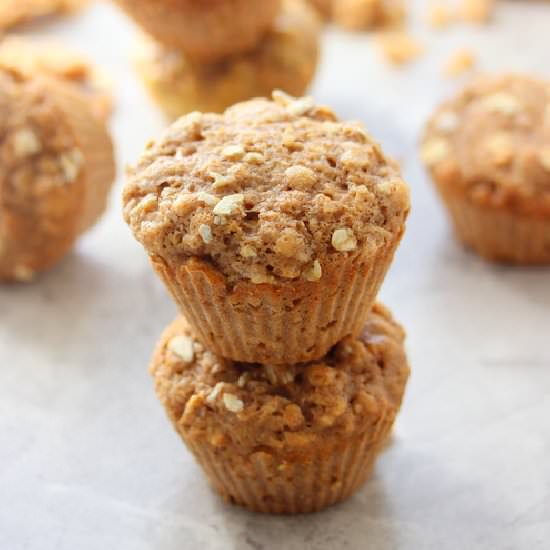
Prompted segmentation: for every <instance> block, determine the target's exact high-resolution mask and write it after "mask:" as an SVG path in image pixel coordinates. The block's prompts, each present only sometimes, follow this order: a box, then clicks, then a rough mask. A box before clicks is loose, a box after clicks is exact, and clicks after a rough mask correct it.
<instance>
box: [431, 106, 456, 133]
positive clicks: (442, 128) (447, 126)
mask: <svg viewBox="0 0 550 550" xmlns="http://www.w3.org/2000/svg"><path fill="white" fill-rule="evenodd" d="M459 124H460V120H459V118H458V115H457V114H456V113H455V112H454V111H442V112H441V113H439V114H438V115H437V118H436V119H435V121H434V127H435V129H436V130H438V131H439V132H442V133H443V134H450V133H451V132H454V131H455V130H456V129H457V128H458V126H459Z"/></svg>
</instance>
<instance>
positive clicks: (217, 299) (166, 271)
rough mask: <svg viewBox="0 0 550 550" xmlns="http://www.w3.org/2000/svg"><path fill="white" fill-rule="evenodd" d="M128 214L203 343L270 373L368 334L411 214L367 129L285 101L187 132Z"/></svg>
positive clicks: (193, 120) (209, 117) (308, 102)
mask: <svg viewBox="0 0 550 550" xmlns="http://www.w3.org/2000/svg"><path fill="white" fill-rule="evenodd" d="M123 201H124V216H125V220H126V222H127V223H128V224H129V225H130V227H131V229H132V231H133V233H134V235H135V237H136V238H137V240H138V241H140V242H141V243H142V244H143V245H144V247H145V249H146V250H147V252H148V253H149V255H150V257H151V261H152V264H153V266H154V268H155V269H156V271H157V273H158V274H159V275H160V276H161V278H162V279H163V280H164V282H165V283H166V285H167V287H168V289H169V290H170V291H171V293H172V295H173V296H174V298H175V300H176V301H177V303H178V305H179V307H180V308H181V311H182V312H183V313H184V315H185V316H186V317H187V319H188V320H189V322H190V324H191V325H192V326H193V329H194V331H195V332H196V334H197V337H198V338H199V339H200V340H201V341H202V343H203V344H204V345H205V346H206V347H208V348H209V349H211V350H212V351H213V352H214V353H217V354H218V355H222V356H224V357H228V358H231V359H233V360H236V361H244V362H250V363H268V364H294V363H299V362H303V361H311V360H315V359H318V358H320V357H323V356H324V355H325V354H326V353H327V352H328V350H329V349H330V348H331V347H332V346H333V345H334V344H335V343H336V342H338V341H339V340H341V339H342V338H343V337H344V336H346V335H354V336H357V335H358V334H359V333H360V332H361V330H362V329H363V326H364V325H365V320H366V317H367V315H368V312H369V310H370V308H371V306H372V304H373V302H374V299H375V296H376V294H377V292H378V289H379V287H380V284H381V283H382V280H383V279H384V275H385V273H386V270H387V269H388V267H389V265H390V263H391V261H392V258H393V254H394V251H395V249H396V247H397V245H398V243H399V241H400V240H401V236H402V234H403V231H404V224H405V219H406V217H407V214H408V211H409V194H408V188H407V186H406V184H405V183H404V182H403V180H402V179H401V176H400V172H399V169H398V167H397V165H396V164H395V163H394V162H393V161H392V160H390V159H388V158H386V157H385V156H384V154H383V152H382V151H381V149H380V147H379V146H378V144H377V143H375V142H374V141H373V139H372V138H371V137H370V136H369V135H368V134H367V133H366V132H365V131H364V129H363V127H362V125H361V124H359V123H343V122H339V121H338V120H337V118H336V116H335V115H334V113H332V111H330V110H329V109H328V108H325V107H318V106H315V104H314V102H313V100H312V99H311V98H301V99H294V98H291V97H289V96H287V95H285V94H283V93H281V92H279V93H274V101H269V100H267V99H256V100H253V101H249V102H245V103H241V104H237V105H235V106H233V107H232V108H230V109H228V110H227V111H226V112H225V113H224V114H223V115H216V114H200V113H193V114H191V115H188V116H186V117H182V118H181V119H179V120H178V121H177V122H176V123H175V124H173V125H172V126H171V127H169V128H168V129H167V130H166V132H165V133H164V134H163V135H162V136H161V137H160V138H159V139H158V140H157V141H153V142H151V143H150V144H149V145H148V147H147V149H146V150H145V152H144V154H143V155H142V157H141V158H140V159H139V161H138V163H137V165H136V166H135V167H133V168H131V169H130V170H129V172H128V180H127V182H126V185H125V189H124V197H123Z"/></svg>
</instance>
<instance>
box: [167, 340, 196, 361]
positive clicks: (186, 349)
mask: <svg viewBox="0 0 550 550" xmlns="http://www.w3.org/2000/svg"><path fill="white" fill-rule="evenodd" d="M168 349H169V350H170V351H171V352H172V353H174V354H175V355H177V356H178V357H179V358H180V359H181V360H182V361H183V362H184V363H192V362H193V359H194V358H195V350H194V348H193V340H192V339H191V338H189V337H187V336H174V337H173V338H172V339H171V340H170V341H169V342H168Z"/></svg>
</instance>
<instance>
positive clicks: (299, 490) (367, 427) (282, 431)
mask: <svg viewBox="0 0 550 550" xmlns="http://www.w3.org/2000/svg"><path fill="white" fill-rule="evenodd" d="M404 338H405V334H404V331H403V329H402V328H401V327H400V326H399V324H398V323H396V322H395V321H394V320H393V318H392V316H391V314H390V312H389V311H388V310H387V309H386V308H385V307H384V306H382V305H380V304H375V305H374V307H373V309H372V311H371V313H370V314H369V316H368V318H367V320H366V324H365V326H364V327H363V330H362V332H361V334H360V335H359V336H358V337H356V338H352V337H350V336H348V337H346V338H345V339H343V340H342V341H341V342H339V343H338V344H336V345H335V346H334V347H333V348H332V349H331V350H330V352H329V353H328V354H327V355H326V356H325V357H322V358H321V359H319V360H318V361H316V362H315V363H306V364H302V365H292V366H281V367H273V366H270V365H254V364H252V365H251V364H246V363H236V362H234V361H230V360H228V359H224V358H222V357H219V356H216V355H214V354H213V353H212V352H210V351H209V350H208V349H205V348H204V347H203V346H202V344H201V343H199V342H198V341H197V340H196V339H195V337H194V335H193V332H192V331H191V329H190V327H189V325H188V324H187V322H186V320H185V319H184V318H183V317H180V318H178V319H177V320H176V321H174V322H173V323H172V324H171V325H170V326H169V327H168V329H167V330H166V331H165V333H164V334H163V336H162V337H161V339H160V342H159V344H158V346H157V350H156V352H155V354H154V357H153V360H152V365H151V374H152V375H153V377H154V379H155V387H156V391H157V395H158V397H159V399H160V401H161V402H162V403H163V405H164V407H165V409H166V412H167V415H168V417H169V418H170V420H171V421H172V423H173V426H174V428H175V430H176V431H177V433H178V434H179V435H180V436H181V438H182V439H183V441H184V442H185V444H186V445H187V447H188V448H189V450H190V451H191V452H192V453H193V454H194V456H195V458H196V460H197V462H198V463H199V464H200V465H201V466H202V468H203V469H204V472H205V474H206V475H207V477H208V479H209V481H210V483H211V484H212V486H213V488H214V489H215V490H216V491H217V492H218V493H219V494H220V495H222V496H223V497H224V498H225V499H226V500H227V501H228V502H232V503H234V504H238V505H240V506H245V507H246V508H248V509H250V510H253V511H256V512H266V513H276V514H298V513H307V512H314V511H318V510H321V509H323V508H325V507H327V506H330V505H332V504H335V503H336V502H340V501H342V500H344V499H346V498H348V497H350V496H351V495H352V494H353V493H355V492H356V491H357V490H358V489H360V488H361V486H362V485H363V484H364V483H365V481H366V480H367V479H368V477H369V475H370V473H371V471H372V468H373V465H374V462H375V460H376V459H377V457H378V455H379V453H380V451H381V449H382V448H383V447H384V445H385V443H386V441H387V438H388V435H389V433H390V430H391V428H392V426H393V423H394V421H395V418H396V416H397V413H398V412H399V409H400V406H401V402H402V399H403V394H404V392H405V387H406V383H407V379H408V376H409V367H408V364H407V357H406V354H405V350H404Z"/></svg>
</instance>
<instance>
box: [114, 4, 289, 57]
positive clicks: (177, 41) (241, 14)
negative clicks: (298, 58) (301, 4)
mask: <svg viewBox="0 0 550 550" xmlns="http://www.w3.org/2000/svg"><path fill="white" fill-rule="evenodd" d="M116 1H117V3H118V4H119V5H120V6H121V7H122V8H123V9H124V10H125V11H126V12H127V13H128V15H129V16H130V17H132V18H133V19H135V21H136V22H137V23H138V24H139V25H140V26H141V27H143V29H144V30H145V31H146V32H148V33H149V34H151V36H154V37H155V38H156V39H157V40H159V41H160V42H161V43H163V44H166V45H167V46H171V47H174V48H178V49H181V50H182V51H183V52H185V54H186V55H188V56H189V57H192V58H193V59H194V60H196V61H201V62H204V63H212V62H215V61H218V60H222V59H224V58H226V57H227V56H230V55H233V54H236V53H241V52H246V51H248V50H250V49H252V48H254V46H255V45H256V44H257V43H258V42H259V40H261V37H262V36H263V34H264V33H265V32H266V31H267V30H268V29H269V27H270V26H271V24H272V23H273V21H274V20H275V18H276V16H277V14H278V12H279V10H280V7H281V0H262V1H261V2H258V1H257V0H224V1H223V2H207V3H206V5H201V4H204V3H203V2H196V1H195V0H155V1H153V2H152V1H151V0H116Z"/></svg>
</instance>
